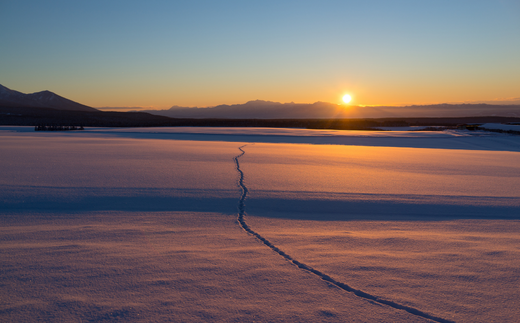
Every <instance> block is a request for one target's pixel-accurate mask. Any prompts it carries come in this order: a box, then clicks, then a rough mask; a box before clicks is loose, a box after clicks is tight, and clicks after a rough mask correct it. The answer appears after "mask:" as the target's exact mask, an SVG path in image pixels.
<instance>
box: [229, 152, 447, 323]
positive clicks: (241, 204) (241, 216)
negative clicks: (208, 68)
mask: <svg viewBox="0 0 520 323" xmlns="http://www.w3.org/2000/svg"><path fill="white" fill-rule="evenodd" d="M245 146H247V145H244V146H240V147H238V149H239V150H240V151H241V153H240V154H239V155H237V156H235V157H233V160H234V161H235V167H236V170H237V172H238V173H239V175H240V177H239V180H238V186H239V187H240V188H241V190H242V195H241V196H240V200H239V201H238V218H237V221H238V223H239V225H240V227H242V229H244V231H246V232H247V233H249V234H251V235H253V236H254V237H255V238H257V239H258V240H260V241H261V242H262V243H263V244H264V245H266V246H267V247H269V248H271V250H273V251H274V252H276V253H278V254H279V255H280V256H282V257H284V258H285V259H286V260H287V261H289V262H291V263H292V264H294V265H296V266H297V267H298V268H300V269H302V270H305V271H307V272H309V273H312V274H314V275H316V276H318V277H319V278H321V279H322V280H324V281H326V282H328V283H330V284H332V285H334V286H336V287H338V288H340V289H342V290H344V291H347V292H350V293H353V294H354V295H356V296H358V297H361V298H365V299H367V300H370V301H373V302H377V303H380V304H384V305H387V306H390V307H392V308H395V309H399V310H404V311H406V312H408V313H410V314H413V315H416V316H420V317H423V318H426V319H430V320H432V321H435V322H440V323H453V321H451V320H446V319H443V318H440V317H436V316H433V315H431V314H428V313H425V312H423V311H420V310H418V309H416V308H413V307H409V306H406V305H401V304H398V303H396V302H393V301H390V300H386V299H383V298H380V297H379V296H375V295H371V294H368V293H365V292H363V291H361V290H359V289H355V288H352V287H350V286H349V285H347V284H345V283H342V282H339V281H337V280H335V279H334V278H332V277H330V276H328V275H326V274H324V273H322V272H321V271H319V270H316V269H314V268H312V267H310V266H308V265H306V264H304V263H301V262H299V261H298V260H296V259H294V258H292V257H291V256H290V255H288V254H286V253H285V252H283V251H282V250H280V249H279V248H278V247H276V246H275V245H274V244H272V243H271V242H269V240H267V239H266V238H264V237H262V236H261V235H260V234H259V233H257V232H255V231H254V230H253V229H251V227H250V226H249V225H248V224H247V223H246V221H245V215H246V204H245V200H246V198H247V194H248V193H249V191H248V189H247V186H246V185H245V183H244V172H243V171H242V170H241V169H240V163H239V161H238V159H239V158H240V157H242V156H243V155H244V154H245V153H246V152H245V151H244V149H243V148H244V147H245Z"/></svg>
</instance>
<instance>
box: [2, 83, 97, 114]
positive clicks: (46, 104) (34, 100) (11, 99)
mask: <svg viewBox="0 0 520 323" xmlns="http://www.w3.org/2000/svg"><path fill="white" fill-rule="evenodd" d="M0 106H2V107H31V108H52V109H56V110H70V111H98V110H97V109H94V108H91V107H89V106H86V105H83V104H80V103H77V102H74V101H72V100H69V99H66V98H64V97H62V96H59V95H57V94H56V93H53V92H50V91H41V92H36V93H31V94H25V93H22V92H18V91H14V90H11V89H9V88H7V87H5V86H3V85H1V84H0Z"/></svg>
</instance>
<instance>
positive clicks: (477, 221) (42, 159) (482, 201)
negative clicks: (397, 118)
mask: <svg viewBox="0 0 520 323" xmlns="http://www.w3.org/2000/svg"><path fill="white" fill-rule="evenodd" d="M239 147H242V149H243V151H244V152H245V153H244V155H242V156H241V157H239V158H238V159H237V162H238V164H235V160H234V159H233V158H234V157H235V156H238V155H239V154H241V151H240V150H239ZM0 151H1V152H2V155H1V157H0V167H1V169H2V175H1V176H0V223H1V224H0V241H1V243H0V256H1V258H2V266H1V269H2V271H1V272H0V284H1V285H2V288H1V289H0V290H1V292H0V293H1V294H0V295H1V296H0V299H1V300H0V320H1V321H78V320H79V321H89V320H93V321H102V320H121V321H226V322H229V321H286V322H301V321H309V322H311V321H312V322H331V321H338V322H340V321H351V322H421V321H424V322H427V321H431V319H433V320H436V321H440V322H442V321H456V322H490V321H496V322H514V321H515V320H516V318H518V317H519V316H520V310H519V308H520V303H519V301H518V299H519V296H520V292H519V287H520V286H519V283H518V279H519V277H520V272H519V271H518V268H520V238H519V237H518V234H517V233H518V232H519V229H520V184H519V183H520V144H519V141H518V137H515V136H510V135H505V134H498V133H482V132H470V131H449V132H422V131H410V132H406V131H400V132H393V131H392V132H389V131H381V132H366V131H333V130H306V129H265V128H264V129H262V128H260V129H251V128H229V129H227V128H134V129H129V128H112V129H106V128H94V129H86V130H85V131H77V132H72V131H70V132H34V131H33V128H30V127H0ZM237 167H238V169H237ZM239 171H241V172H242V173H243V175H244V180H243V183H242V184H243V187H244V188H246V189H247V192H246V194H245V195H243V194H242V191H241V187H240V186H239V185H238V179H239V174H240V172H239ZM241 197H245V199H244V205H245V212H246V214H245V217H244V219H245V221H246V223H247V225H248V226H249V227H250V228H251V229H252V230H253V231H254V232H256V233H257V234H259V235H260V236H261V237H262V238H263V239H266V241H268V242H269V243H270V244H274V245H275V246H276V247H277V248H279V250H281V252H282V253H284V254H286V255H288V258H284V257H283V256H282V255H281V253H279V252H275V251H276V250H274V249H272V248H269V247H268V246H267V245H266V244H265V241H264V242H261V241H260V240H258V239H257V238H255V237H254V236H252V235H251V234H248V233H246V232H245V231H244V230H243V229H242V228H241V226H240V225H239V223H237V213H238V210H237V207H238V205H239V201H240V200H241ZM287 259H292V260H295V261H297V262H298V263H301V264H305V266H307V268H308V267H312V268H314V269H313V270H314V272H313V271H309V270H306V269H305V268H303V269H302V268H299V267H298V266H295V265H294V262H290V261H288V260H287ZM302 266H303V265H302ZM302 266H300V267H302ZM324 277H330V278H331V279H330V280H329V281H326V280H323V278H324ZM342 286H348V288H342ZM349 288H350V289H352V290H356V291H357V292H352V291H350V292H349V291H348V289H349Z"/></svg>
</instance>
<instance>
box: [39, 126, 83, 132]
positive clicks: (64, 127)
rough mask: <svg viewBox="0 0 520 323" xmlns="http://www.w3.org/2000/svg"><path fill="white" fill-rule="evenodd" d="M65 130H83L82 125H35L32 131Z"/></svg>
mask: <svg viewBox="0 0 520 323" xmlns="http://www.w3.org/2000/svg"><path fill="white" fill-rule="evenodd" d="M67 130H85V128H83V126H41V125H39V126H36V127H34V131H67Z"/></svg>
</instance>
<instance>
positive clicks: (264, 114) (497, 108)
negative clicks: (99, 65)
mask: <svg viewBox="0 0 520 323" xmlns="http://www.w3.org/2000/svg"><path fill="white" fill-rule="evenodd" d="M141 112H147V113H151V114H155V115H161V116H166V117H170V118H218V119H352V118H403V117H406V118H443V117H479V116H504V117H520V105H490V104H436V105H420V106H418V105H414V106H404V107H392V106H366V107H362V106H345V105H337V104H332V103H327V102H316V103H312V104H302V103H279V102H271V101H262V100H256V101H249V102H247V103H245V104H234V105H219V106H216V107H211V108H187V107H179V106H173V107H172V108H170V109H169V110H141Z"/></svg>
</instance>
